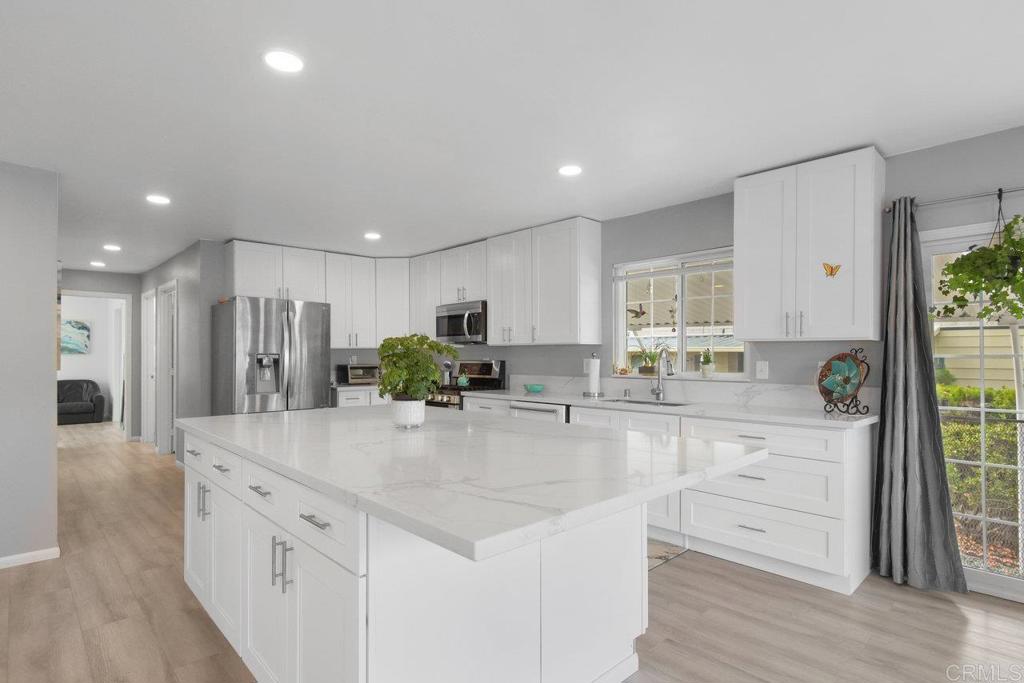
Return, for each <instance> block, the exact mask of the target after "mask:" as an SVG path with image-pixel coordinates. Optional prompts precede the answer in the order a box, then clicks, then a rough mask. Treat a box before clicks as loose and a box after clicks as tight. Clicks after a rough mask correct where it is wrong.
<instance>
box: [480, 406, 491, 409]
mask: <svg viewBox="0 0 1024 683" xmlns="http://www.w3.org/2000/svg"><path fill="white" fill-rule="evenodd" d="M477 408H479V409H480V410H491V406H477Z"/></svg>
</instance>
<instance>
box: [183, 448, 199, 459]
mask: <svg viewBox="0 0 1024 683" xmlns="http://www.w3.org/2000/svg"><path fill="white" fill-rule="evenodd" d="M185 452H186V453H188V454H189V455H191V456H192V457H193V458H198V457H199V456H200V455H202V453H201V452H200V451H197V450H196V449H194V448H190V449H188V450H187V451H185Z"/></svg>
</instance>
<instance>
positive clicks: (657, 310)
mask: <svg viewBox="0 0 1024 683" xmlns="http://www.w3.org/2000/svg"><path fill="white" fill-rule="evenodd" d="M651 311H652V313H653V315H652V316H651V322H652V324H653V325H654V331H655V334H658V335H666V334H674V333H675V331H676V326H677V324H678V323H677V320H676V313H677V310H676V302H675V301H655V302H654V303H653V304H652V305H651Z"/></svg>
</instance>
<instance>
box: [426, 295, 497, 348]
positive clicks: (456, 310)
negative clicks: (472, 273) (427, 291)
mask: <svg viewBox="0 0 1024 683" xmlns="http://www.w3.org/2000/svg"><path fill="white" fill-rule="evenodd" d="M435 332H436V333H437V334H436V336H437V340H438V341H440V342H445V343H447V344H486V343H487V302H486V301H463V302H460V303H457V304H445V305H444V306H438V307H437V328H436V329H435Z"/></svg>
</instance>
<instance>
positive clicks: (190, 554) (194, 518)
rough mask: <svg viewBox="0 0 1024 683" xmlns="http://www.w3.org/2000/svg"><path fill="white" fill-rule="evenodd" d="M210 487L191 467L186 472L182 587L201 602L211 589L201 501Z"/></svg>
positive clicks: (207, 536) (207, 530)
mask: <svg viewBox="0 0 1024 683" xmlns="http://www.w3.org/2000/svg"><path fill="white" fill-rule="evenodd" d="M207 487H209V483H207V481H206V477H204V476H202V475H201V474H199V473H197V472H196V471H195V470H193V469H192V468H190V467H186V468H185V502H184V510H183V511H182V513H183V516H184V518H185V557H184V564H185V583H187V584H188V586H189V588H191V589H192V592H193V593H195V594H196V597H197V598H199V600H200V602H202V601H204V600H205V599H206V596H207V595H208V593H209V586H210V525H209V524H207V523H206V519H207V518H206V516H205V515H204V511H203V508H204V499H205V498H206V489H207Z"/></svg>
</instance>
